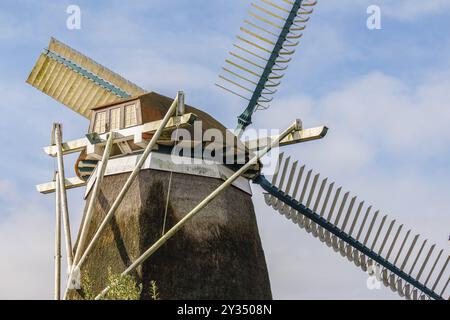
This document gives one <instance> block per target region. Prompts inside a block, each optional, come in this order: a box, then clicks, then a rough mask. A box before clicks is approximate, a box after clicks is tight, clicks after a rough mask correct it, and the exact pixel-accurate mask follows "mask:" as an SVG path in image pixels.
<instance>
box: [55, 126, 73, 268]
mask: <svg viewBox="0 0 450 320" xmlns="http://www.w3.org/2000/svg"><path fill="white" fill-rule="evenodd" d="M53 131H54V134H55V143H56V148H57V150H58V151H57V160H58V161H57V162H58V184H59V192H60V201H61V208H62V214H63V225H64V235H65V239H66V255H67V266H68V268H69V269H71V268H72V264H73V247H72V235H71V232H70V219H69V208H68V203H67V191H66V183H65V181H66V177H65V174H64V159H63V157H64V155H63V150H62V143H63V142H62V141H63V139H62V126H61V124H59V123H55V124H54V130H53Z"/></svg>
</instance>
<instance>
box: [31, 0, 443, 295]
mask: <svg viewBox="0 0 450 320" xmlns="http://www.w3.org/2000/svg"><path fill="white" fill-rule="evenodd" d="M316 3H317V2H316V1H313V0H308V1H302V0H258V1H255V3H253V4H252V10H251V12H250V17H249V18H248V19H246V20H245V21H244V23H245V26H244V27H242V28H241V32H242V33H241V34H240V35H239V36H238V38H237V39H238V42H237V43H236V44H234V49H233V51H232V52H230V57H229V58H228V59H226V66H225V67H224V68H223V73H222V74H221V75H220V76H219V77H220V78H219V79H220V81H219V82H218V83H217V86H219V87H220V88H222V89H224V90H226V91H227V92H230V93H232V94H234V95H237V96H238V97H240V98H243V99H245V101H246V103H247V106H246V108H245V110H244V112H243V113H242V114H241V115H240V116H239V118H238V126H237V130H236V131H235V132H234V134H235V135H236V136H237V137H242V136H243V133H244V132H245V130H246V128H247V127H248V126H249V125H250V124H251V122H252V120H251V119H252V115H253V114H254V113H255V112H256V111H258V110H264V109H266V108H268V107H269V106H270V103H271V101H272V99H273V95H274V94H275V93H276V90H277V87H278V86H279V85H280V82H281V80H282V78H283V72H284V71H285V70H287V65H288V63H289V62H290V61H291V59H292V55H293V54H294V53H295V47H296V46H297V45H298V44H299V41H300V39H301V37H302V35H303V33H302V32H303V30H304V29H305V27H306V24H307V22H308V21H309V19H310V15H311V14H312V13H313V7H314V6H315V5H316ZM27 82H28V83H30V84H31V85H33V86H34V87H36V88H37V89H39V90H41V91H42V92H44V93H46V94H47V95H49V96H51V97H53V98H55V99H56V100H58V101H59V102H61V103H62V104H64V105H65V106H67V107H69V108H71V109H72V110H74V111H76V112H77V113H79V114H80V115H82V116H84V117H86V118H90V119H91V125H90V128H89V133H88V134H87V135H86V137H84V138H81V139H78V140H74V141H67V142H63V139H62V127H61V125H60V124H55V125H54V127H53V131H52V143H51V146H49V147H47V148H45V151H46V153H47V154H48V155H50V156H52V157H56V158H57V159H58V171H57V173H56V174H55V177H54V180H53V181H52V182H49V183H45V184H42V185H39V186H38V190H39V191H40V192H41V193H44V194H46V193H53V192H54V193H56V237H55V244H56V246H55V248H56V251H55V257H56V259H55V270H56V272H55V297H56V298H57V299H59V298H60V291H59V290H60V257H61V250H60V245H61V243H60V237H61V230H60V229H61V224H63V225H64V231H65V244H66V251H67V263H68V265H69V270H70V274H69V281H68V283H69V285H68V290H66V293H65V295H64V296H65V297H66V298H70V297H71V294H73V292H74V291H73V290H69V289H71V288H72V285H74V283H76V282H77V281H76V279H77V277H79V273H80V271H82V272H85V271H88V272H93V273H94V275H95V276H96V280H98V289H100V290H99V292H98V296H97V298H102V297H104V296H105V295H106V294H107V293H108V291H109V290H110V288H109V287H108V286H106V284H105V279H104V278H105V267H106V266H108V265H109V266H113V267H114V268H116V269H121V268H122V269H121V270H120V271H119V272H120V273H121V274H122V275H130V274H131V275H134V276H136V277H139V278H140V280H141V281H142V282H143V283H144V286H145V283H148V281H149V279H150V278H149V277H155V276H156V277H160V279H162V282H163V283H162V284H161V285H162V287H163V288H164V289H165V290H166V291H167V293H166V297H167V298H244V299H246V298H253V299H255V298H256V299H264V298H271V292H270V283H269V279H268V274H267V267H266V264H265V259H264V253H263V250H262V247H261V243H260V240H259V235H258V230H257V226H256V221H255V217H254V211H253V205H252V202H251V192H252V191H251V189H250V187H249V183H250V181H251V182H253V183H255V184H258V185H260V186H261V187H262V188H263V190H264V191H265V192H266V193H265V195H264V196H265V202H266V204H267V205H268V206H270V207H272V208H274V209H275V210H276V211H278V212H279V213H281V214H282V215H283V216H285V217H286V218H287V219H289V220H291V221H292V222H293V223H294V224H296V225H297V226H298V227H300V228H301V229H304V230H305V231H306V232H308V233H309V234H311V235H312V236H313V237H315V238H317V239H319V240H320V241H321V242H323V243H324V244H325V245H327V246H328V247H330V248H331V249H333V250H334V251H335V252H337V253H339V254H340V255H342V256H343V257H344V258H346V259H348V260H349V261H350V262H351V263H354V264H355V265H356V266H357V267H359V268H361V269H362V270H363V271H364V272H368V273H369V274H370V275H371V276H373V277H375V278H376V279H377V280H378V281H379V282H380V283H383V284H384V285H385V286H387V287H389V288H391V289H392V290H393V291H395V292H397V293H398V294H399V295H400V296H401V297H406V298H407V299H413V300H427V299H433V300H441V299H447V298H448V297H449V294H448V285H449V282H450V277H449V272H448V268H447V267H448V263H449V256H448V255H447V254H445V253H444V250H438V249H437V247H436V245H431V246H430V245H429V244H428V241H427V240H422V239H420V236H419V235H415V234H414V233H413V232H412V230H408V229H407V228H406V227H405V226H404V225H403V224H398V223H397V221H395V220H392V221H391V220H390V219H388V216H386V215H382V214H380V211H375V210H372V208H373V207H372V206H366V205H365V202H361V201H358V200H357V197H355V196H352V195H351V194H350V192H345V191H343V188H342V187H337V184H335V183H334V182H333V183H330V181H329V180H328V179H323V180H321V177H320V174H318V173H315V172H314V171H313V170H308V169H307V168H306V166H304V165H302V164H301V163H300V162H299V161H294V160H293V159H292V158H291V157H285V156H284V154H281V155H280V156H279V158H278V164H277V168H278V169H279V170H276V172H275V174H274V175H273V177H272V179H271V181H269V180H268V179H267V178H266V177H265V176H264V175H263V174H262V172H261V170H262V165H261V163H260V159H261V158H262V157H264V156H265V155H267V154H268V153H269V152H270V150H272V149H273V148H274V147H277V146H280V147H283V146H285V145H292V144H296V143H303V142H307V141H312V140H319V139H321V138H323V137H325V135H326V134H327V128H326V127H325V126H322V127H318V128H311V129H305V128H303V124H302V123H301V121H299V120H296V121H294V123H293V124H292V125H290V126H289V127H288V128H287V129H286V130H283V131H282V133H281V134H279V135H277V136H274V137H269V138H267V139H261V140H256V141H241V140H240V139H236V140H237V143H236V144H234V143H230V144H229V143H228V142H224V143H220V145H219V147H220V148H223V149H225V150H227V152H228V153H229V154H231V156H232V157H233V159H237V158H241V159H244V160H245V161H244V163H233V164H232V165H222V164H216V163H212V164H209V165H207V166H205V165H199V164H191V165H188V164H176V163H174V161H173V158H172V157H171V156H169V154H170V153H171V152H172V151H173V150H174V149H175V148H176V146H177V143H179V142H180V140H179V139H178V138H179V137H178V136H177V133H176V132H179V130H180V129H185V130H187V131H188V132H189V131H190V130H191V131H192V130H193V127H195V125H196V123H198V121H197V120H200V122H201V123H203V124H204V128H202V129H201V132H203V131H204V130H207V129H208V128H213V129H217V130H219V131H220V132H222V133H223V134H224V135H228V134H229V132H228V131H227V130H226V129H225V128H224V127H223V126H222V125H221V124H220V123H219V122H218V121H216V120H215V119H213V118H212V117H211V116H209V115H208V114H206V113H204V112H202V111H200V110H198V109H196V108H192V107H189V106H187V105H185V101H184V100H185V98H184V93H183V92H179V93H178V94H177V96H176V98H175V99H169V98H166V97H163V96H161V95H159V94H156V93H147V92H146V91H145V90H143V89H141V88H140V87H138V86H137V85H135V84H133V83H131V82H130V81H128V80H125V79H124V78H122V77H120V76H119V75H117V74H115V73H114V72H112V71H110V70H108V69H106V68H105V67H103V66H101V65H99V64H97V63H96V62H94V61H93V60H91V59H90V58H88V57H86V56H84V55H82V54H81V53H79V52H77V51H75V50H73V49H71V48H70V47H68V46H67V45H64V44H62V43H61V42H59V41H57V40H55V39H52V40H51V42H50V45H49V47H48V49H46V50H45V51H44V52H43V53H42V55H41V56H40V58H39V60H38V62H37V63H36V66H35V67H34V69H33V71H32V72H31V74H30V77H29V78H28V81H27ZM194 131H195V130H194ZM174 132H175V139H173V136H174V135H173V134H174ZM233 140H234V139H233ZM182 142H183V144H184V145H185V146H188V149H195V148H198V149H200V150H204V149H206V148H207V145H206V144H205V143H204V141H198V140H197V139H192V140H189V139H187V140H185V139H183V141H182ZM214 142H216V141H214ZM208 143H210V144H211V143H213V141H208ZM208 145H209V144H208ZM71 153H79V154H80V156H79V158H78V161H77V163H76V165H75V171H76V173H77V177H75V178H66V177H65V171H64V161H63V160H64V156H65V155H67V154H71ZM186 157H189V158H195V157H196V156H195V155H190V156H186V155H185V154H182V155H181V156H180V158H186ZM82 186H86V192H85V199H86V200H87V204H86V208H85V212H84V217H83V222H82V225H81V227H80V231H79V234H78V238H77V244H76V246H75V248H74V246H73V245H72V243H71V235H70V221H69V220H70V219H69V212H68V207H67V198H66V197H67V196H66V190H67V189H70V188H77V187H82ZM61 216H62V221H61ZM160 227H162V230H161V229H160ZM406 230H407V231H406ZM405 231H406V232H405ZM168 263H170V268H168V267H167V264H168ZM78 281H79V279H78ZM102 286H106V287H105V288H103V287H102ZM81 289H82V288H81ZM143 298H145V296H143Z"/></svg>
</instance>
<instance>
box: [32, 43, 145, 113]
mask: <svg viewBox="0 0 450 320" xmlns="http://www.w3.org/2000/svg"><path fill="white" fill-rule="evenodd" d="M27 83H29V84H30V85H32V86H33V87H35V88H36V89H38V90H40V91H42V92H44V93H45V94H47V95H48V96H50V97H52V98H54V99H56V100H57V101H59V102H60V103H62V104H63V105H65V106H67V107H69V108H70V109H72V110H73V111H75V112H77V113H79V114H80V115H82V116H83V117H86V118H88V119H89V118H90V114H91V109H92V108H94V107H97V106H100V105H103V104H106V103H111V102H114V101H117V100H120V99H124V98H129V97H132V96H138V95H142V94H144V93H146V92H145V90H144V89H141V88H139V87H138V86H137V85H135V84H133V83H132V82H130V81H128V80H126V79H124V78H122V77H121V76H119V75H118V74H116V73H114V72H112V71H110V70H109V69H107V68H105V67H103V66H101V65H100V64H98V63H97V62H95V61H94V60H92V59H90V58H88V57H86V56H85V55H83V54H81V53H79V52H77V51H75V50H74V49H72V48H70V47H69V46H67V45H65V44H63V43H62V42H60V41H58V40H56V39H54V38H52V39H51V40H50V44H49V46H48V48H47V49H45V50H44V52H43V53H42V54H41V55H40V57H39V59H38V61H37V62H36V65H35V66H34V68H33V70H32V71H31V74H30V75H29V77H28V79H27Z"/></svg>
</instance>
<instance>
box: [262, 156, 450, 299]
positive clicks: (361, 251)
mask: <svg viewBox="0 0 450 320" xmlns="http://www.w3.org/2000/svg"><path fill="white" fill-rule="evenodd" d="M291 161H292V158H291V157H288V158H287V160H284V154H282V155H280V157H279V159H278V164H277V168H282V174H281V176H280V175H279V174H278V173H277V174H275V175H274V178H273V181H272V182H269V181H268V180H267V179H266V178H265V177H264V176H262V175H260V176H259V177H257V178H256V179H255V183H257V184H259V185H260V186H261V187H262V188H263V189H264V190H265V191H266V192H267V194H265V201H266V204H267V205H269V206H271V207H273V208H274V209H275V210H277V211H279V212H280V213H281V214H282V215H284V216H286V218H288V219H289V220H291V221H292V222H294V223H295V224H298V226H299V227H300V228H302V229H303V228H304V229H305V230H306V231H307V232H308V233H311V234H312V235H313V236H314V237H315V238H319V239H320V240H321V241H322V242H324V243H325V244H326V245H327V246H329V247H330V248H332V249H333V250H334V251H336V252H339V253H340V254H341V255H342V256H343V257H346V258H347V259H348V260H349V261H350V262H353V263H354V264H355V265H356V266H357V267H360V268H361V269H362V270H363V271H364V272H369V275H372V276H373V275H375V276H376V277H377V279H378V280H379V281H380V282H382V283H383V284H384V285H385V286H387V287H389V288H391V289H392V290H393V291H394V292H397V293H398V294H399V295H400V296H401V297H406V298H407V299H412V300H426V299H434V300H446V299H448V298H449V295H450V294H449V292H448V285H449V273H450V268H448V264H449V257H448V255H444V251H443V250H440V251H439V253H438V254H437V256H436V255H433V253H435V252H436V251H437V250H435V249H436V245H432V246H430V247H429V248H428V249H426V245H427V240H425V241H423V243H422V240H420V241H419V238H420V235H415V236H413V233H412V230H408V231H407V232H403V233H402V231H403V230H404V225H400V226H399V227H395V224H396V220H393V221H391V222H390V223H389V222H387V221H388V216H387V215H384V216H383V218H382V219H381V220H380V219H378V217H379V216H380V211H375V212H374V213H372V212H373V210H372V206H368V207H367V209H366V210H364V206H365V202H360V203H359V205H358V209H357V210H356V213H353V212H354V211H353V209H354V207H355V203H356V199H357V198H356V197H352V198H351V201H350V202H349V201H348V200H349V199H350V192H346V193H344V192H343V191H342V190H343V189H342V187H339V188H337V189H336V191H334V194H333V190H334V186H335V183H334V182H333V183H329V180H328V179H325V180H323V181H322V184H321V186H320V189H319V192H317V193H316V190H317V184H318V180H319V174H317V173H314V172H313V170H307V169H306V168H305V166H301V169H300V171H299V172H298V174H297V171H298V170H297V167H298V166H299V162H298V161H295V162H294V164H295V165H292V166H290V162H291ZM304 172H308V174H307V176H306V179H305V180H304V181H302V182H300V179H301V178H302V176H303V175H304ZM288 174H289V181H288V184H287V186H286V187H285V184H284V181H285V178H286V176H287V175H288ZM296 176H297V177H298V180H297V181H294V180H293V179H294V178H293V177H296ZM313 176H314V180H313V182H312V184H311V183H310V182H311V177H313ZM292 185H295V186H296V187H295V189H294V193H291V189H292ZM298 186H300V188H301V189H300V190H299V187H298ZM325 190H328V191H327V194H326V196H325V198H323V193H324V191H325ZM299 194H300V196H298V195H299ZM307 194H309V195H308V196H306V195H307ZM322 199H323V200H322ZM330 203H331V206H329V204H330ZM328 208H329V209H328ZM327 210H329V211H328V215H327V216H326V214H325V213H326V212H327ZM364 211H365V215H364V218H363V219H362V222H359V221H360V220H361V219H360V217H361V216H362V214H361V213H362V212H364ZM344 212H345V215H344ZM342 217H344V218H343V219H342ZM358 223H359V231H358V233H357V235H356V237H354V236H353V234H354V233H356V230H357V229H358V228H357V225H358ZM387 225H388V227H386V226H387ZM349 226H350V228H349V231H348V232H347V231H346V229H347V228H348V227H349ZM394 230H396V231H395V232H393V231H394ZM361 239H363V240H361ZM418 243H422V245H421V246H419V245H417V244H418ZM386 248H389V249H388V250H387V253H386V254H384V250H385V249H386ZM423 252H427V254H426V256H425V257H424V258H422V253H423ZM443 257H444V258H443ZM419 261H422V262H421V263H419ZM430 262H431V263H430ZM418 265H420V269H419V270H418V272H417V273H415V272H416V271H415V270H416V266H418ZM374 270H375V271H374ZM406 270H408V271H406Z"/></svg>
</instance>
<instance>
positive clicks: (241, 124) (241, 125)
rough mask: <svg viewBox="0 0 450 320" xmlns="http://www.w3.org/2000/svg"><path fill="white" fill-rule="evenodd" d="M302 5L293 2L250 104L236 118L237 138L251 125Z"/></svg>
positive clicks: (297, 1) (298, 2) (298, 1)
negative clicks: (259, 101)
mask: <svg viewBox="0 0 450 320" xmlns="http://www.w3.org/2000/svg"><path fill="white" fill-rule="evenodd" d="M302 3H303V0H295V1H294V2H293V4H292V9H291V11H290V13H289V16H288V18H287V19H286V21H285V23H284V27H283V29H282V30H281V33H280V36H279V37H278V40H277V42H276V44H275V46H274V48H273V50H272V53H271V55H270V58H269V61H268V62H267V65H266V68H265V69H264V71H263V73H262V75H261V78H260V79H259V82H258V85H257V86H256V88H255V91H254V93H253V95H252V97H251V98H250V102H249V104H248V106H247V108H246V109H245V111H244V112H243V113H242V114H241V115H240V116H239V117H238V126H237V129H236V135H237V136H238V137H240V136H242V134H243V133H244V131H245V129H246V128H247V127H248V126H249V125H250V124H251V123H252V115H253V113H254V112H255V110H256V108H257V106H258V100H259V99H260V98H261V95H262V92H263V90H264V88H265V85H266V82H267V80H268V79H269V76H270V74H271V73H272V71H273V67H274V66H275V64H276V61H277V59H278V57H279V55H280V52H281V51H282V50H283V44H284V42H285V41H286V38H287V36H288V35H289V32H290V29H291V27H292V25H293V23H294V21H295V19H296V17H297V13H298V11H299V10H300V8H301V6H302Z"/></svg>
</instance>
